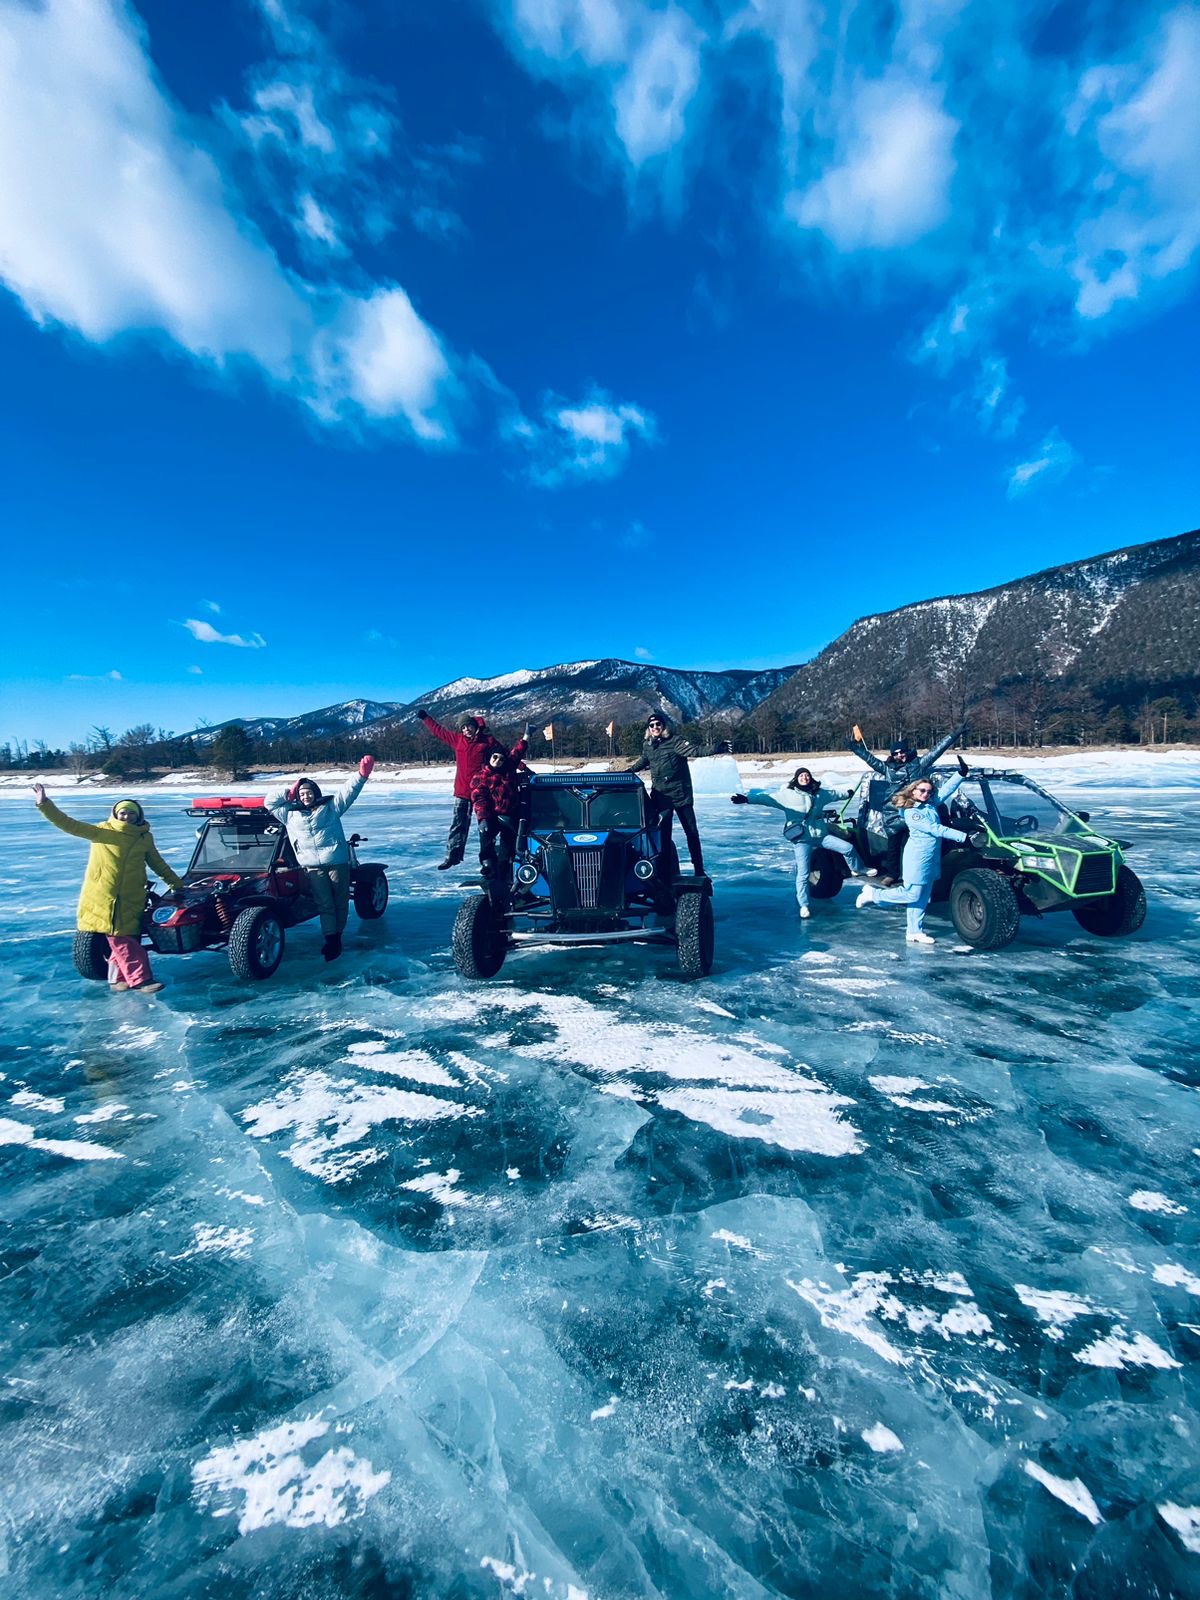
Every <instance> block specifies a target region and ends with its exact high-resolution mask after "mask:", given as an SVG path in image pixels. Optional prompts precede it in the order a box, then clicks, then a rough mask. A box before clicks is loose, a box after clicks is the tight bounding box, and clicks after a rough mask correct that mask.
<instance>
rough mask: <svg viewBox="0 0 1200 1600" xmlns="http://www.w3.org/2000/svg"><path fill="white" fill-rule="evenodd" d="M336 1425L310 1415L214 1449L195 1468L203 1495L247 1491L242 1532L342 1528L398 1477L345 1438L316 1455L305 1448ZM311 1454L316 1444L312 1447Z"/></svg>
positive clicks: (228, 1508) (205, 1498) (223, 1513)
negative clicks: (380, 1468) (346, 1443)
mask: <svg viewBox="0 0 1200 1600" xmlns="http://www.w3.org/2000/svg"><path fill="white" fill-rule="evenodd" d="M328 1432H329V1423H328V1422H323V1421H322V1420H321V1419H320V1418H319V1417H304V1418H301V1420H300V1421H298V1422H284V1423H281V1424H280V1425H279V1426H278V1427H274V1428H267V1429H266V1430H264V1431H263V1432H262V1433H258V1434H255V1436H254V1437H253V1438H251V1439H244V1440H241V1441H239V1442H238V1443H237V1444H232V1445H223V1446H220V1447H218V1448H217V1449H216V1450H212V1451H210V1452H209V1454H208V1455H207V1456H205V1458H204V1459H203V1461H199V1462H197V1464H196V1466H195V1467H194V1468H193V1469H192V1483H193V1486H194V1489H195V1492H196V1496H197V1498H198V1499H200V1500H201V1501H202V1502H206V1503H207V1502H210V1501H212V1500H218V1501H230V1502H233V1501H236V1499H237V1497H239V1496H240V1497H241V1501H242V1505H241V1513H240V1515H239V1517H238V1532H239V1533H241V1534H247V1533H253V1532H255V1531H256V1530H257V1529H259V1528H272V1527H287V1528H311V1527H315V1526H316V1525H317V1524H323V1525H324V1526H325V1527H327V1528H336V1527H338V1526H339V1524H341V1523H343V1522H347V1521H350V1520H352V1519H353V1518H356V1517H360V1516H362V1514H363V1511H364V1510H365V1509H366V1502H367V1501H368V1500H370V1499H371V1498H372V1496H374V1495H377V1494H378V1493H379V1491H380V1490H381V1489H382V1488H384V1486H385V1485H386V1484H388V1483H389V1482H390V1481H391V1476H392V1475H391V1473H390V1472H376V1471H375V1470H374V1468H373V1467H372V1465H371V1463H370V1462H369V1461H364V1460H363V1459H362V1458H361V1457H359V1456H356V1455H355V1454H354V1452H353V1451H352V1450H349V1449H347V1448H346V1446H344V1445H342V1446H339V1447H338V1448H337V1449H333V1450H326V1451H325V1453H324V1454H323V1455H321V1456H319V1457H318V1458H317V1459H316V1460H315V1461H312V1460H311V1459H308V1458H306V1456H305V1454H304V1452H305V1451H306V1450H307V1447H308V1446H310V1445H311V1444H313V1443H314V1442H315V1441H316V1440H317V1439H322V1438H324V1436H325V1435H326V1434H327V1433H328ZM309 1457H311V1451H310V1452H309ZM235 1509H236V1506H235V1504H232V1503H221V1504H218V1506H217V1509H216V1510H215V1511H214V1512H213V1515H214V1516H215V1517H228V1516H232V1515H233V1514H234V1511H235Z"/></svg>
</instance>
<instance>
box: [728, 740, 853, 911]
mask: <svg viewBox="0 0 1200 1600" xmlns="http://www.w3.org/2000/svg"><path fill="white" fill-rule="evenodd" d="M852 793H853V791H852V790H849V789H825V788H823V787H822V785H821V783H820V782H819V781H818V779H816V778H814V777H813V775H812V773H811V772H810V771H809V770H808V768H807V767H797V768H796V770H795V772H794V773H793V774H792V781H791V782H790V783H789V784H786V785H785V786H784V787H783V788H782V789H776V790H775V792H774V793H773V794H769V793H768V792H767V790H766V789H750V790H748V791H747V793H745V794H733V795H730V797H729V798H730V799H731V800H732V801H733V803H734V805H735V806H773V807H774V808H775V810H777V811H782V812H783V837H784V838H785V839H786V840H787V841H788V843H789V844H790V845H791V847H792V849H793V850H794V851H795V852H796V899H797V901H798V903H799V906H800V915H801V917H802V918H804V919H806V920H807V918H808V917H809V916H810V915H811V913H810V911H809V908H808V874H809V871H810V870H811V868H812V854H813V851H814V850H834V851H836V852H837V854H838V855H840V856H845V857H846V859H847V861H848V863H849V865H850V874H851V876H852V877H855V878H864V877H865V878H873V877H874V876H875V871H874V869H873V868H872V869H871V871H869V872H866V871H864V870H863V864H862V862H861V861H860V860H859V858H858V852H857V851H856V850H855V848H854V846H853V845H852V844H851V843H850V842H849V840H847V839H840V838H839V837H838V836H837V834H835V833H830V832H829V829H828V825H827V823H826V821H825V807H826V806H827V805H832V804H833V802H834V801H835V800H846V799H848V798H849V796H850V795H851V794H852Z"/></svg>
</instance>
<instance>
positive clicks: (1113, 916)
mask: <svg viewBox="0 0 1200 1600" xmlns="http://www.w3.org/2000/svg"><path fill="white" fill-rule="evenodd" d="M1071 914H1072V915H1073V916H1074V918H1075V921H1076V922H1077V923H1078V924H1079V926H1080V927H1081V928H1086V929H1087V931H1088V932H1089V933H1098V934H1099V935H1100V937H1101V938H1102V939H1119V938H1123V937H1124V935H1125V934H1127V933H1136V932H1137V930H1138V929H1139V928H1140V927H1141V925H1142V923H1143V922H1145V920H1146V891H1145V889H1143V888H1142V880H1141V879H1140V878H1139V877H1138V875H1137V873H1136V872H1131V871H1130V870H1129V868H1128V867H1126V866H1121V867H1119V868H1118V869H1117V886H1116V888H1115V889H1114V890H1113V892H1112V894H1110V895H1106V896H1105V897H1104V899H1103V900H1093V901H1091V903H1090V904H1088V905H1081V906H1072V907H1071Z"/></svg>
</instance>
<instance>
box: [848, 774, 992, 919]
mask: <svg viewBox="0 0 1200 1600" xmlns="http://www.w3.org/2000/svg"><path fill="white" fill-rule="evenodd" d="M961 782H962V774H961V773H960V774H958V775H957V776H956V777H953V778H951V779H950V781H949V782H948V783H944V784H943V785H942V788H941V792H940V794H939V792H938V790H937V788H936V786H935V785H934V782H933V780H932V779H931V778H918V779H917V781H916V782H915V783H910V784H906V785H905V787H904V788H903V789H901V790H900V793H899V794H898V795H897V796H896V798H895V804H896V806H897V807H898V809H899V810H901V811H902V812H903V813H904V816H905V819H906V821H907V824H908V837H907V840H906V841H905V845H904V860H903V872H904V886H903V888H894V889H883V888H878V887H877V886H876V885H875V884H873V883H867V884H864V885H863V887H862V890H861V891H860V893H859V896H858V899H857V900H856V901H855V904H856V905H858V906H872V905H882V906H906V907H907V908H908V917H907V920H908V933H907V938H908V943H909V944H932V943H933V942H934V941H933V937H932V935H931V934H928V933H926V932H925V908H926V907H927V906H928V904H929V897H930V895H931V894H932V893H933V886H934V884H935V883H936V882H937V880H938V878H939V877H940V876H941V872H942V840H943V839H951V840H954V841H955V842H956V843H958V844H966V842H967V840H968V838H969V837H970V835H969V834H966V833H963V832H962V830H961V829H959V828H947V827H946V826H945V824H944V823H943V822H942V820H941V818H940V817H939V816H938V814H937V802H938V800H939V799H940V800H949V798H950V796H951V795H952V794H953V793H954V792H955V790H956V789H957V788H958V786H959V784H960V783H961Z"/></svg>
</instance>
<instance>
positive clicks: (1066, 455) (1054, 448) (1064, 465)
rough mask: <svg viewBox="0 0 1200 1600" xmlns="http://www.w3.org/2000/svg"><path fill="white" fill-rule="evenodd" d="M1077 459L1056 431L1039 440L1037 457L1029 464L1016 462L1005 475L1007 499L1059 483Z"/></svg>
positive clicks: (1052, 429)
mask: <svg viewBox="0 0 1200 1600" xmlns="http://www.w3.org/2000/svg"><path fill="white" fill-rule="evenodd" d="M1078 461H1079V456H1078V454H1077V452H1076V451H1075V450H1073V449H1072V448H1071V446H1070V445H1069V444H1068V443H1067V441H1066V440H1065V439H1064V438H1063V436H1062V434H1061V433H1059V431H1058V429H1057V428H1051V430H1050V432H1049V433H1048V434H1047V435H1046V437H1045V438H1044V439H1043V440H1042V446H1041V449H1040V450H1039V452H1038V454H1037V455H1036V456H1034V457H1033V458H1032V459H1031V460H1029V461H1019V462H1017V463H1016V464H1015V465H1014V466H1013V467H1012V468H1011V469H1010V470H1009V473H1008V490H1007V493H1008V498H1009V499H1010V500H1016V499H1019V498H1020V496H1021V495H1025V494H1028V493H1029V491H1030V490H1031V489H1036V488H1043V487H1045V486H1046V485H1048V484H1052V483H1061V482H1062V480H1063V479H1064V478H1065V477H1066V475H1067V474H1068V472H1070V471H1071V469H1072V468H1073V467H1074V466H1075V465H1076V464H1077V463H1078Z"/></svg>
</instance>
